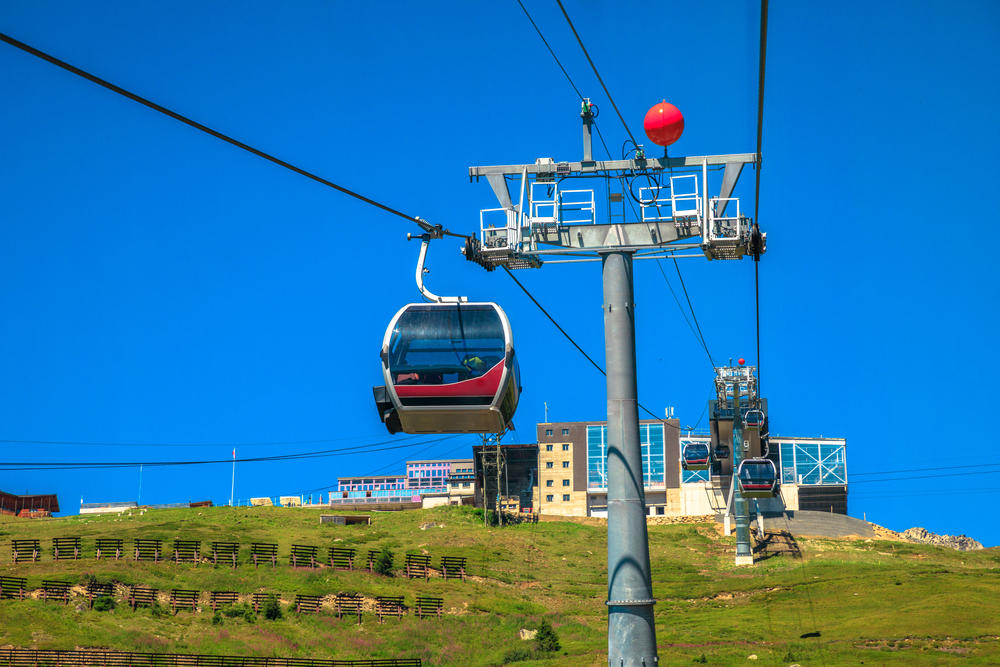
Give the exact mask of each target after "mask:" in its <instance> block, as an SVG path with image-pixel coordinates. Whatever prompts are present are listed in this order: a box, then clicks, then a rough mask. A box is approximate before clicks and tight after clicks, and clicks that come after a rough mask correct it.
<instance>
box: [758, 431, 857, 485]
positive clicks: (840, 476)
mask: <svg viewBox="0 0 1000 667" xmlns="http://www.w3.org/2000/svg"><path fill="white" fill-rule="evenodd" d="M772 442H774V444H776V445H778V447H779V451H780V452H781V482H782V484H804V485H811V486H820V485H827V484H847V451H846V443H845V442H843V441H836V440H835V441H832V442H830V441H823V442H815V441H809V440H791V439H790V440H785V439H779V438H775V439H773V441H772Z"/></svg>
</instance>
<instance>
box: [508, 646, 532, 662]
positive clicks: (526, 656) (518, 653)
mask: <svg viewBox="0 0 1000 667" xmlns="http://www.w3.org/2000/svg"><path fill="white" fill-rule="evenodd" d="M522 660H531V651H529V650H528V649H526V648H524V647H523V646H518V647H517V648H512V649H511V650H509V651H507V652H506V653H504V654H503V664H505V665H508V664H510V663H512V662H521V661H522Z"/></svg>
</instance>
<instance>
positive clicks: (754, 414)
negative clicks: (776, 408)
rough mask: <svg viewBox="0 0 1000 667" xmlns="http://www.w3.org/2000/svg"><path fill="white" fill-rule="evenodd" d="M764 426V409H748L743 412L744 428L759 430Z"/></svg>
mask: <svg viewBox="0 0 1000 667" xmlns="http://www.w3.org/2000/svg"><path fill="white" fill-rule="evenodd" d="M763 426H764V411H763V410H747V411H746V412H744V413H743V428H744V429H746V430H748V431H759V430H760V429H761V428H763Z"/></svg>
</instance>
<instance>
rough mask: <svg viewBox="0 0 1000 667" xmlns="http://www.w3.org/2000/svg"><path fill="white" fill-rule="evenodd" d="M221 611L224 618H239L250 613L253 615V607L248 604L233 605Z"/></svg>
mask: <svg viewBox="0 0 1000 667" xmlns="http://www.w3.org/2000/svg"><path fill="white" fill-rule="evenodd" d="M220 611H221V612H222V615H223V616H228V617H229V618H238V617H240V616H244V615H245V614H246V613H247V612H248V611H249V612H250V613H251V614H252V613H253V607H251V606H250V605H248V604H231V605H229V606H228V607H223V608H222V609H221V610H220Z"/></svg>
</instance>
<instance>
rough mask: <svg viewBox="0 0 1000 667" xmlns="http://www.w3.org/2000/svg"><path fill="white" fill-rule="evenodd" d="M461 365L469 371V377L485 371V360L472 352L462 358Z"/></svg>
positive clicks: (477, 375)
mask: <svg viewBox="0 0 1000 667" xmlns="http://www.w3.org/2000/svg"><path fill="white" fill-rule="evenodd" d="M462 365H463V366H465V368H466V369H467V370H468V371H469V377H479V376H480V375H482V374H483V373H484V372H485V371H486V362H485V361H483V360H482V358H481V357H478V356H476V355H473V354H470V355H468V356H467V357H465V359H463V360H462Z"/></svg>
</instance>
